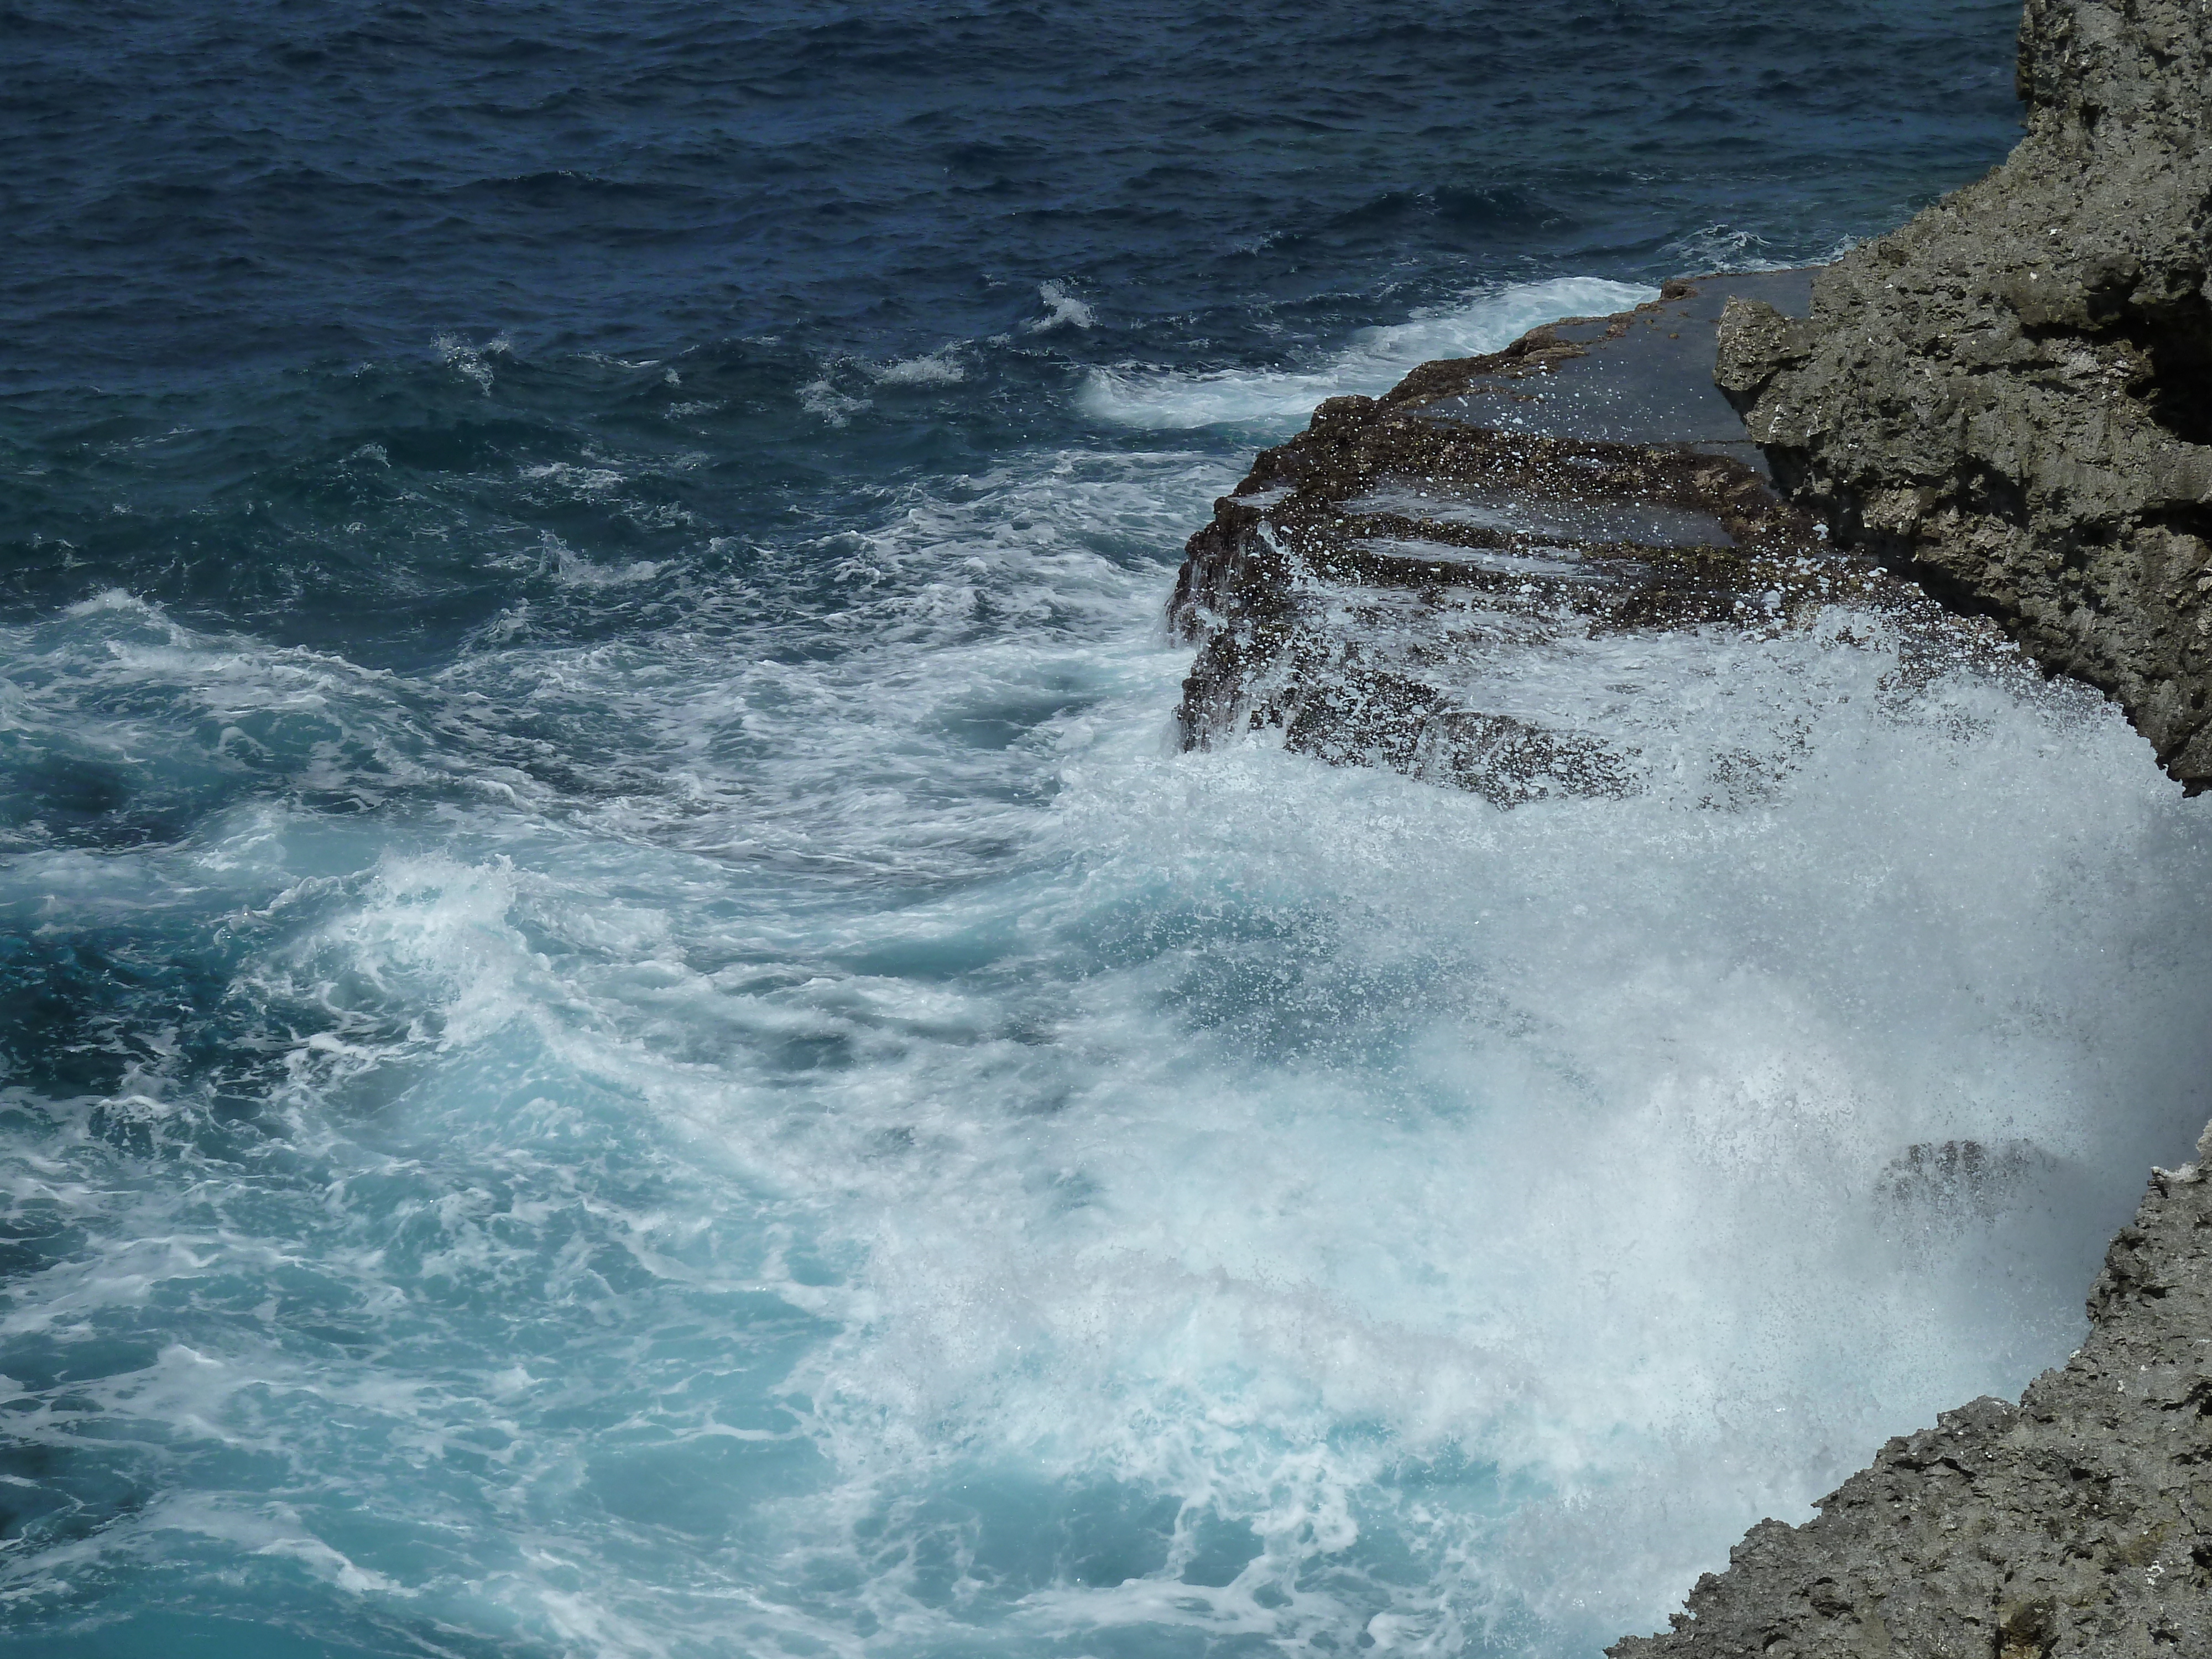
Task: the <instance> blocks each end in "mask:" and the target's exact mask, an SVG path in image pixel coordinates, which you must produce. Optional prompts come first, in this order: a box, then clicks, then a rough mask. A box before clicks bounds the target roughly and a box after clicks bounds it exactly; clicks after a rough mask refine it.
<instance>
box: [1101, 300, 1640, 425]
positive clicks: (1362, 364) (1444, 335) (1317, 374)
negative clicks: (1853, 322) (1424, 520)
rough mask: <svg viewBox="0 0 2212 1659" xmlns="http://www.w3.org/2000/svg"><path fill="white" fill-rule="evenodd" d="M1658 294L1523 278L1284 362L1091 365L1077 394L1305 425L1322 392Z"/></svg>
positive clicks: (1222, 417)
mask: <svg viewBox="0 0 2212 1659" xmlns="http://www.w3.org/2000/svg"><path fill="white" fill-rule="evenodd" d="M1657 297H1658V291H1657V290H1656V289H1649V288H1639V287H1637V286H1634V285H1633V284H1631V283H1613V282H1607V281H1604V280H1602V279H1601V278H1598V277H1594V276H1571V277H1560V278H1556V279H1554V280H1553V281H1550V282H1544V283H1516V284H1513V285H1510V286H1507V287H1503V288H1497V289H1488V290H1485V291H1483V292H1481V293H1478V294H1475V295H1470V296H1468V298H1467V299H1466V300H1465V301H1462V302H1461V303H1459V304H1457V305H1454V306H1448V307H1438V308H1437V309H1436V310H1434V311H1431V312H1429V313H1425V314H1422V315H1419V316H1416V317H1414V318H1413V319H1412V320H1410V321H1408V322H1404V323H1396V324H1392V325H1388V326H1379V327H1374V328H1365V329H1362V330H1360V331H1358V333H1357V334H1355V335H1353V336H1352V340H1351V341H1350V343H1348V344H1346V346H1344V347H1343V348H1341V349H1339V350H1338V351H1336V352H1335V353H1334V354H1333V355H1331V356H1328V357H1327V358H1324V359H1322V361H1320V362H1314V363H1311V364H1310V365H1306V366H1303V367H1297V368H1284V369H1219V370H1215V371H1212V372H1211V373H1205V374H1192V373H1187V372H1180V371H1178V372H1165V371H1161V370H1158V369H1150V368H1121V369H1103V368H1102V369H1094V370H1092V371H1091V374H1090V376H1089V378H1088V379H1087V380H1085V384H1084V386H1083V390H1082V392H1080V394H1079V403H1080V404H1081V406H1082V408H1083V409H1084V410H1085V412H1087V413H1088V414H1090V415H1091V416H1095V417H1096V418H1097V419H1099V420H1101V421H1104V422H1110V423H1113V424H1115V425H1120V426H1133V427H1148V428H1160V429H1164V430H1170V431H1171V430H1175V429H1177V428H1190V427H1205V426H1254V425H1256V426H1267V427H1281V426H1284V425H1286V424H1296V425H1303V424H1304V422H1305V420H1306V418H1307V416H1310V414H1312V412H1313V408H1314V405H1315V404H1318V403H1319V402H1320V401H1321V400H1322V398H1333V397H1335V396H1337V395H1338V394H1340V393H1342V392H1361V393H1364V394H1366V395H1367V396H1370V397H1372V396H1375V395H1376V394H1378V393H1381V392H1387V391H1389V389H1390V387H1391V386H1394V385H1395V384H1396V383H1397V381H1398V380H1401V378H1403V376H1404V375H1405V374H1406V372H1407V370H1409V369H1411V368H1414V367H1416V366H1417V365H1419V364H1420V363H1424V362H1428V361H1430V360H1431V359H1432V358H1437V357H1465V356H1475V355H1477V354H1479V353H1481V352H1486V351H1496V350H1498V349H1500V348H1502V347H1504V346H1507V345H1510V344H1511V343H1513V342H1514V341H1515V340H1516V339H1518V338H1519V337H1521V336H1522V335H1523V334H1525V333H1527V332H1528V331H1529V330H1530V329H1532V328H1534V327H1536V326H1537V325H1540V324H1543V323H1549V322H1555V321H1557V320H1558V319H1560V318H1561V317H1568V316H1606V315H1609V314H1611V313H1613V312H1616V311H1624V310H1626V309H1627V308H1628V307H1631V306H1634V305H1637V304H1639V303H1641V302H1642V301H1645V300H1653V299H1656V298H1657Z"/></svg>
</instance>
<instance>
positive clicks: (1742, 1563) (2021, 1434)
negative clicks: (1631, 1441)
mask: <svg viewBox="0 0 2212 1659" xmlns="http://www.w3.org/2000/svg"><path fill="white" fill-rule="evenodd" d="M2197 1157H2198V1158H2199V1160H2200V1161H2212V1132H2208V1133H2207V1134H2206V1137H2205V1139H2204V1141H2203V1142H2201V1143H2200V1144H2199V1146H2198V1147H2197ZM2089 1316H2090V1318H2091V1320H2092V1322H2093V1325H2092V1328H2091V1331H2090V1334H2089V1338H2088V1340H2087V1342H2085V1343H2084V1344H2083V1345H2082V1346H2081V1351H2080V1352H2077V1353H2076V1354H2075V1356H2074V1357H2073V1358H2071V1359H2070V1360H2069V1361H2068V1362H2067V1363H2066V1364H2064V1365H2063V1366H2062V1367H2060V1368H2059V1369H2057V1370H2051V1371H2046V1372H2045V1373H2044V1375H2043V1376H2040V1377H2039V1378H2038V1379H2037V1380H2036V1381H2035V1383H2033V1384H2032V1385H2031V1386H2030V1387H2029V1389H2028V1390H2027V1394H2026V1395H2024V1396H2023V1397H2022V1399H2021V1402H2020V1404H2019V1405H2017V1406H2014V1405H2011V1404H2008V1403H2007V1402H2006V1401H2000V1400H1978V1401H1974V1402H1973V1403H1972V1405H1969V1406H1966V1407H1961V1408H1960V1410H1958V1411H1955V1412H1950V1413H1946V1414H1945V1415H1944V1416H1943V1417H1942V1418H1941V1419H1938V1421H1937V1424H1936V1426H1935V1427H1934V1428H1932V1429H1928V1430H1923V1431H1921V1432H1920V1433H1918V1434H1914V1435H1910V1436H1906V1437H1902V1438H1900V1439H1896V1440H1893V1441H1891V1442H1890V1443H1888V1444H1887V1446H1885V1447H1883V1448H1882V1450H1881V1455H1880V1456H1878V1457H1877V1458H1876V1459H1875V1463H1874V1466H1873V1467H1872V1468H1869V1469H1866V1470H1864V1471H1863V1472H1862V1473H1860V1474H1855V1475H1853V1476H1852V1477H1851V1478H1850V1480H1847V1481H1845V1482H1844V1485H1843V1486H1841V1487H1840V1488H1839V1489H1838V1490H1837V1491H1836V1492H1832V1493H1831V1494H1829V1496H1827V1497H1826V1498H1822V1499H1821V1500H1820V1504H1819V1508H1820V1516H1818V1518H1816V1519H1814V1520H1813V1521H1810V1522H1807V1523H1806V1524H1805V1525H1803V1526H1802V1527H1788V1526H1784V1525H1783V1524H1782V1523H1781V1522H1778V1521H1764V1522H1760V1523H1759V1525H1758V1526H1756V1527H1754V1528H1752V1530H1751V1532H1750V1534H1748V1535H1747V1537H1746V1538H1745V1539H1744V1541H1743V1542H1742V1543H1741V1544H1739V1545H1738V1546H1737V1547H1735V1550H1734V1551H1733V1552H1732V1553H1730V1556H1729V1570H1728V1571H1727V1572H1726V1573H1724V1574H1718V1575H1715V1574H1711V1573H1709V1574H1707V1575H1706V1576H1705V1577H1703V1578H1701V1579H1699V1581H1698V1584H1697V1587H1696V1589H1693V1590H1692V1592H1691V1594H1690V1598H1689V1607H1688V1610H1687V1611H1686V1613H1678V1614H1676V1615H1675V1617H1674V1630H1673V1631H1672V1632H1669V1633H1668V1634H1664V1635H1660V1636H1654V1637H1637V1638H1630V1639H1628V1640H1626V1641H1623V1642H1620V1643H1619V1644H1616V1645H1615V1646H1613V1647H1612V1648H1609V1649H1607V1653H1608V1654H1610V1655H1611V1656H1613V1659H1871V1656H1875V1655H1881V1656H1885V1659H1888V1656H1896V1659H1907V1656H1909V1659H2196V1656H2198V1655H2204V1654H2212V1181H2208V1180H2207V1179H2206V1178H2205V1176H2204V1174H2203V1172H2202V1171H2201V1170H2200V1168H2199V1165H2198V1164H2190V1165H2188V1166H2186V1167H2185V1168H2184V1169H2181V1170H2174V1171H2172V1172H2168V1171H2165V1170H2160V1171H2159V1172H2157V1173H2156V1174H2155V1175H2154V1176H2153V1178H2152V1181H2151V1186H2150V1192H2149V1194H2148V1196H2147V1197H2146V1198H2145V1199H2144V1200H2143V1202H2142V1208H2141V1209H2140V1210H2139V1211H2138V1212H2136V1218H2135V1221H2134V1223H2133V1225H2130V1226H2129V1227H2128V1228H2126V1229H2125V1230H2124V1231H2122V1232H2121V1234H2120V1236H2119V1237H2118V1238H2117V1239H2116V1240H2114V1241H2113V1243H2112V1249H2111V1250H2110V1251H2109V1252H2108V1253H2107V1254H2106V1258H2105V1268H2104V1272H2103V1273H2102V1274H2101V1275H2100V1277H2099V1279H2098V1280H2097V1284H2096V1288H2095V1289H2094V1290H2093V1291H2091V1293H2090V1297H2089Z"/></svg>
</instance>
